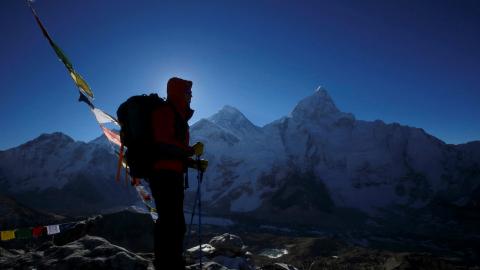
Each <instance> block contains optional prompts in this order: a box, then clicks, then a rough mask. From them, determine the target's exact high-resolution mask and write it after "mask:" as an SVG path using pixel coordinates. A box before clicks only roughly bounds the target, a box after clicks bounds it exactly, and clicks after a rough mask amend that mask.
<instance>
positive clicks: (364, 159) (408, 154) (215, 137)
mask: <svg viewBox="0 0 480 270" xmlns="http://www.w3.org/2000/svg"><path fill="white" fill-rule="evenodd" d="M227 123H228V124H227ZM245 130H248V132H245ZM191 133H192V141H197V140H198V141H203V142H205V146H206V158H207V159H208V160H209V161H210V167H209V169H208V171H207V174H206V176H205V180H204V192H205V196H204V198H206V200H208V202H209V205H210V207H211V209H213V210H215V211H217V212H218V213H229V214H232V213H233V214H234V215H237V216H243V217H246V216H248V217H255V218H256V219H259V220H264V221H278V222H279V223H285V222H287V223H293V224H297V225H301V224H304V225H311V226H312V225H313V226H317V225H318V226H326V227H339V226H340V227H343V226H344V225H345V224H348V225H349V226H352V227H357V228H358V227H359V226H360V227H361V226H363V225H367V224H370V225H372V224H377V225H378V222H380V223H381V224H384V223H385V222H386V221H388V220H390V222H391V223H394V221H395V222H397V221H398V222H399V221H403V223H402V222H401V223H399V224H404V223H407V222H408V221H409V219H410V217H411V216H412V215H414V216H415V215H420V214H421V217H422V220H420V218H419V217H417V218H416V219H415V220H416V221H418V222H423V223H425V222H427V223H430V222H433V223H438V222H440V223H443V222H442V221H439V220H436V219H431V220H429V219H428V216H429V215H431V214H432V212H435V213H440V212H441V211H440V210H439V209H445V208H448V209H456V210H450V212H449V213H451V215H449V214H446V215H445V216H443V217H442V220H457V219H456V217H454V216H455V215H456V214H455V213H457V211H466V212H469V213H470V212H471V211H472V210H467V209H478V189H479V186H480V157H479V155H480V149H479V145H480V142H471V143H468V144H463V145H448V144H445V143H444V142H442V141H441V140H439V139H437V138H435V137H433V136H432V135H430V134H427V133H426V132H425V131H424V130H422V129H419V128H414V127H408V126H402V125H399V124H397V123H393V124H386V123H384V122H382V121H381V120H377V121H373V122H368V121H362V120H357V119H355V117H354V116H353V115H352V114H350V113H344V112H341V111H340V110H339V109H338V108H337V107H336V106H335V103H334V102H333V100H332V99H331V97H330V96H329V95H328V93H327V91H326V90H325V89H324V88H319V89H318V90H317V91H315V92H314V93H313V94H312V95H311V96H309V97H306V98H305V99H303V100H301V101H300V102H299V103H298V104H297V106H296V107H295V108H294V109H293V110H292V113H291V114H290V115H289V116H287V117H284V118H281V119H279V120H277V121H274V122H272V123H270V124H268V125H265V126H263V127H255V126H252V124H251V123H250V122H249V121H248V120H247V119H246V118H245V117H244V116H243V115H242V114H241V113H240V112H239V111H238V110H236V109H234V108H231V107H226V108H224V109H222V110H221V111H220V112H218V113H217V114H216V115H215V116H214V117H211V118H209V119H204V120H201V121H199V122H197V123H196V124H194V125H193V126H192V128H191ZM472 207H473V208H472ZM475 207H476V208H475ZM460 209H462V210H460ZM387 217H388V218H387Z"/></svg>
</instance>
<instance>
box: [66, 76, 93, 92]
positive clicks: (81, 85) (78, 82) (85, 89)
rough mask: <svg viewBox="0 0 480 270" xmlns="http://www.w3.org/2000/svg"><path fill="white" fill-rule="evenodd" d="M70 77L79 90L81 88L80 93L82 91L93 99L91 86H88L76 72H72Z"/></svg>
mask: <svg viewBox="0 0 480 270" xmlns="http://www.w3.org/2000/svg"><path fill="white" fill-rule="evenodd" d="M70 76H71V77H72V79H73V81H74V82H75V84H76V85H77V87H78V88H80V91H82V92H83V93H84V94H85V95H87V96H89V97H90V98H93V92H92V90H91V89H90V86H88V84H87V82H86V81H85V80H84V79H83V78H82V76H80V74H78V73H77V72H75V71H74V70H72V71H70Z"/></svg>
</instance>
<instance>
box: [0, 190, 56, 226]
mask: <svg viewBox="0 0 480 270" xmlns="http://www.w3.org/2000/svg"><path fill="white" fill-rule="evenodd" d="M63 219H64V218H63V217H62V216H58V215H54V214H50V213H44V212H40V211H38V210H34V209H31V208H29V207H26V206H24V205H22V204H20V203H18V202H17V201H15V200H14V199H12V198H10V197H8V196H4V195H0V228H2V229H14V228H22V227H29V226H36V225H39V224H50V223H58V222H59V221H60V220H63Z"/></svg>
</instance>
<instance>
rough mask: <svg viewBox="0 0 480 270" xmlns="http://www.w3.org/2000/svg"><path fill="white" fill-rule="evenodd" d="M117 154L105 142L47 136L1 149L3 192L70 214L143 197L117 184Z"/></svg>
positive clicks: (26, 201)
mask: <svg viewBox="0 0 480 270" xmlns="http://www.w3.org/2000/svg"><path fill="white" fill-rule="evenodd" d="M116 163H117V162H116V158H115V157H114V155H113V154H112V151H111V150H110V148H109V147H108V145H105V144H99V143H98V142H95V143H82V142H75V141H74V140H72V139H71V138H70V137H68V136H66V135H64V134H62V133H53V134H43V135H41V136H40V137H38V138H36V139H34V140H31V141H29V142H27V143H25V144H23V145H20V146H18V147H16V148H12V149H9V150H6V151H1V152H0V164H1V165H0V184H1V185H2V186H3V187H4V188H3V189H2V193H4V194H8V195H9V196H12V197H14V198H15V199H16V200H18V201H19V202H21V203H23V204H25V205H27V206H30V207H33V208H35V209H43V210H48V211H52V212H55V213H60V214H66V215H80V214H91V213H98V212H99V211H101V210H106V209H110V208H115V207H123V206H126V205H130V204H132V203H134V202H136V201H137V195H136V192H135V190H134V189H133V188H131V187H128V186H125V184H123V183H121V184H119V183H116V182H115V180H114V179H115V172H116V166H117V165H116Z"/></svg>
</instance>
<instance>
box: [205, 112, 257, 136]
mask: <svg viewBox="0 0 480 270" xmlns="http://www.w3.org/2000/svg"><path fill="white" fill-rule="evenodd" d="M208 120H209V121H211V122H212V123H214V124H216V125H218V126H220V127H222V128H225V129H227V130H229V131H230V132H232V133H233V134H236V135H239V134H243V135H247V134H248V133H249V132H252V131H257V130H258V129H259V128H258V127H257V126H255V125H254V124H252V122H250V120H248V119H247V117H245V115H243V113H241V112H240V111H239V110H238V109H237V108H235V107H232V106H229V105H225V106H223V108H222V109H221V110H220V111H218V112H217V113H216V114H214V115H212V116H211V117H209V118H208Z"/></svg>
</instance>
